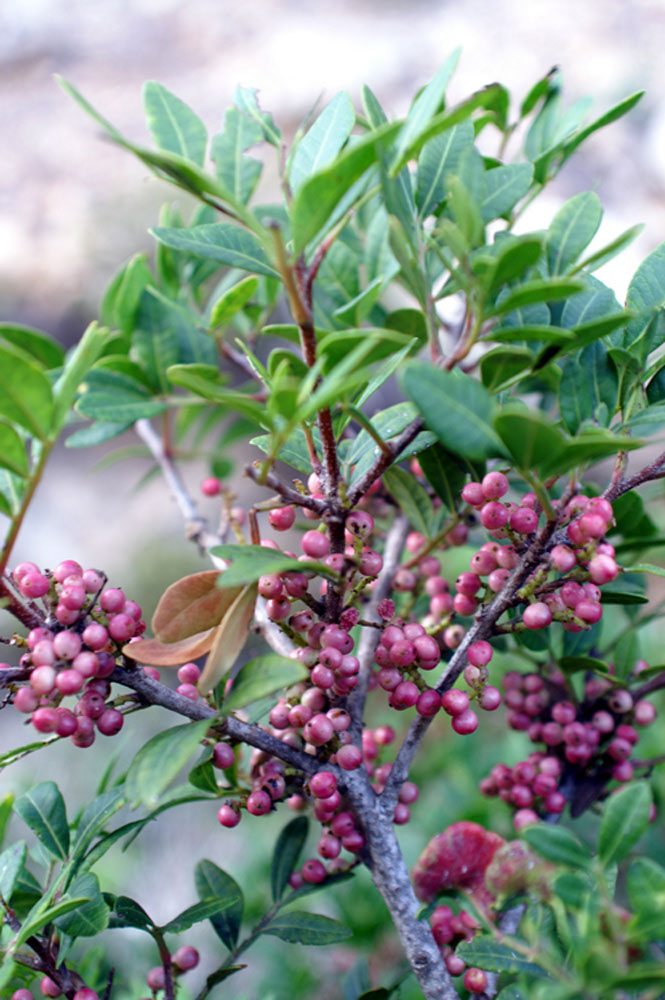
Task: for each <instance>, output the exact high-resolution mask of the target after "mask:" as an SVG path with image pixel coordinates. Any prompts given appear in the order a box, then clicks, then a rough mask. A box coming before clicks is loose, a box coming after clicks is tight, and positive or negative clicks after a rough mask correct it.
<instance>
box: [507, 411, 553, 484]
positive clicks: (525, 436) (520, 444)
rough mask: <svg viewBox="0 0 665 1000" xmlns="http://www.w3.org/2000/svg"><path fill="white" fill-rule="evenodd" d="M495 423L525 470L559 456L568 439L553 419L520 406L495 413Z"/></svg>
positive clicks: (540, 465)
mask: <svg viewBox="0 0 665 1000" xmlns="http://www.w3.org/2000/svg"><path fill="white" fill-rule="evenodd" d="M494 427H495V429H496V431H497V433H498V435H499V437H500V438H501V440H502V441H503V443H504V444H505V446H506V448H507V449H508V451H509V452H510V454H511V455H512V457H513V458H514V460H515V462H516V464H517V466H518V468H520V469H524V470H528V469H541V467H542V466H543V465H544V464H546V463H549V462H550V461H552V460H556V457H557V456H558V455H559V454H560V453H561V452H562V450H563V448H564V446H565V443H566V441H565V438H564V436H563V434H562V433H561V431H559V430H557V428H556V427H554V426H553V425H552V423H551V422H548V421H547V420H545V419H544V417H541V416H540V415H539V414H535V413H531V412H529V411H528V410H525V409H521V408H520V409H517V408H516V407H515V408H514V409H512V410H511V409H510V408H508V407H506V408H504V409H503V410H502V411H501V412H500V413H499V414H498V415H497V416H496V417H495V419H494Z"/></svg>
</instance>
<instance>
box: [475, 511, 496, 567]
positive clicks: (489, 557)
mask: <svg viewBox="0 0 665 1000" xmlns="http://www.w3.org/2000/svg"><path fill="white" fill-rule="evenodd" d="M497 506H499V507H500V506H501V504H498V505H497ZM469 565H470V566H471V572H472V573H477V574H478V576H487V574H488V573H491V572H492V571H493V570H495V569H496V567H497V561H496V558H495V556H494V555H493V553H492V552H489V551H488V550H487V549H480V551H478V552H475V553H474V554H473V555H472V556H471V561H470V564H469Z"/></svg>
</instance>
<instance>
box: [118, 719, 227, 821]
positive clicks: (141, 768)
mask: <svg viewBox="0 0 665 1000" xmlns="http://www.w3.org/2000/svg"><path fill="white" fill-rule="evenodd" d="M210 722H211V720H210V719H202V720H201V721H200V722H191V723H187V724H186V725H184V726H174V727H173V728H172V729H165V730H164V731H163V732H161V733H158V734H157V735H156V736H153V738H152V739H151V740H148V742H147V743H146V744H145V745H144V746H142V747H141V749H140V750H139V752H138V753H137V754H136V756H135V757H134V760H133V761H132V763H131V764H130V767H129V770H128V771H127V777H126V778H125V795H126V796H127V801H128V802H129V803H130V804H131V805H132V806H138V805H145V806H148V807H151V806H155V805H156V804H157V802H158V800H159V797H160V795H161V794H162V792H163V791H164V790H165V789H166V788H167V787H168V785H170V784H171V782H172V781H173V780H174V778H175V777H176V775H177V774H178V772H179V771H180V770H181V768H183V767H184V766H185V764H186V763H187V761H188V760H189V759H190V757H191V756H192V755H193V754H194V753H195V752H196V750H197V748H198V746H199V744H200V743H201V740H202V739H203V737H204V736H205V734H206V731H207V730H208V729H209V728H210Z"/></svg>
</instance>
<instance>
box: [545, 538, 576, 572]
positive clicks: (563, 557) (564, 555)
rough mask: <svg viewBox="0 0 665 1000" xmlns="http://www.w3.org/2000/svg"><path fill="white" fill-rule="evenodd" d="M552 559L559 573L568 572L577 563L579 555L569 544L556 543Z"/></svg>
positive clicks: (551, 555) (551, 554)
mask: <svg viewBox="0 0 665 1000" xmlns="http://www.w3.org/2000/svg"><path fill="white" fill-rule="evenodd" d="M550 559H551V560H552V565H553V566H554V568H555V570H556V571H557V573H568V572H569V571H570V570H571V569H573V568H574V567H575V566H576V565H577V556H576V555H575V553H574V552H573V550H572V549H570V548H568V546H567V545H555V546H554V548H553V549H552V551H551V552H550Z"/></svg>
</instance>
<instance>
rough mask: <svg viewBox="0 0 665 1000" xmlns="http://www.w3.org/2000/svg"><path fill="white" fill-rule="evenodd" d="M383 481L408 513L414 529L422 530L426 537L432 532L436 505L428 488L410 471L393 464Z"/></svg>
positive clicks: (401, 507)
mask: <svg viewBox="0 0 665 1000" xmlns="http://www.w3.org/2000/svg"><path fill="white" fill-rule="evenodd" d="M383 482H384V483H385V486H386V489H387V490H388V492H389V493H391V494H392V495H393V497H394V499H395V500H396V501H397V504H398V506H399V508H400V510H401V511H403V513H404V514H406V516H407V518H408V519H409V522H410V523H411V526H412V528H413V529H414V531H420V532H421V533H422V534H423V535H425V537H426V538H429V537H430V535H431V534H432V527H433V522H434V507H433V506H432V501H431V500H430V498H429V496H428V494H427V490H426V489H425V488H424V487H423V486H421V485H420V483H419V482H418V480H417V479H416V478H415V476H413V475H412V474H411V473H410V472H406V471H405V470H404V469H400V468H399V467H398V466H393V467H392V468H390V469H386V471H385V472H384V473H383Z"/></svg>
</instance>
